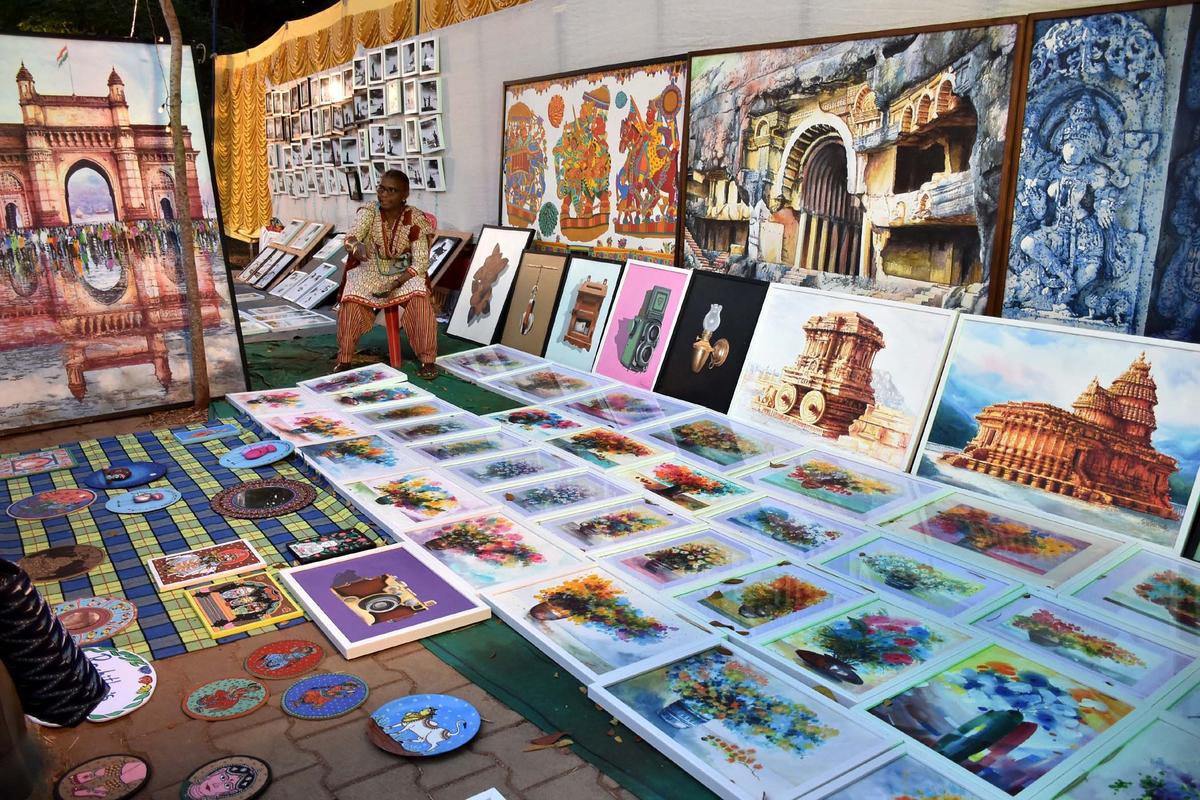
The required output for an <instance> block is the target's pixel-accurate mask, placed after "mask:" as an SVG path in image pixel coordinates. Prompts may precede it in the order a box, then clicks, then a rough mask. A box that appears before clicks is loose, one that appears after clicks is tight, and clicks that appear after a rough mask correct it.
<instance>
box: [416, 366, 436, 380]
mask: <svg viewBox="0 0 1200 800" xmlns="http://www.w3.org/2000/svg"><path fill="white" fill-rule="evenodd" d="M441 374H442V371H441V370H440V369H438V365H437V364H432V363H430V364H422V365H421V368H420V369H419V370H417V377H418V378H420V379H421V380H423V381H432V380H434V379H435V378H437V376H438V375H441Z"/></svg>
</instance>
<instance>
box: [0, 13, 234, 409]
mask: <svg viewBox="0 0 1200 800" xmlns="http://www.w3.org/2000/svg"><path fill="white" fill-rule="evenodd" d="M155 59H159V61H160V63H161V65H162V66H161V67H159V66H156V65H155V63H154V61H155ZM169 60H170V52H169V48H166V47H162V48H157V49H156V48H155V47H153V46H151V45H138V44H126V43H113V42H94V41H81V40H75V39H72V40H69V41H67V40H58V39H41V38H29V37H9V36H0V76H4V75H7V76H8V78H7V80H0V223H2V224H0V412H2V413H0V430H7V429H11V428H21V427H25V426H31V425H41V424H48V423H56V422H58V423H61V422H65V421H68V420H72V419H81V418H87V417H95V416H98V415H104V414H115V413H122V412H133V411H138V410H146V409H151V408H155V407H159V406H163V405H167V404H171V403H178V402H187V401H190V400H191V398H192V388H191V364H190V360H189V356H188V353H189V344H188V342H187V339H186V331H187V326H188V314H189V311H188V303H187V294H186V292H187V290H186V287H185V284H184V276H183V267H182V259H181V254H180V251H179V245H178V241H179V240H178V227H177V223H176V222H175V219H176V216H177V209H176V208H175V193H174V192H175V181H176V180H186V181H187V182H188V187H189V189H190V191H191V195H190V197H191V207H190V209H189V211H190V213H191V216H192V218H193V219H194V220H195V221H196V266H197V272H198V277H199V290H200V305H201V309H202V314H203V318H204V336H205V345H206V350H207V354H208V368H209V375H210V380H211V385H212V393H213V395H214V396H220V395H222V394H225V393H226V392H233V391H241V390H243V389H245V372H244V367H243V363H242V356H241V349H240V346H239V343H238V337H237V329H236V327H235V325H234V314H233V306H232V304H231V302H230V298H229V282H228V278H227V275H226V270H225V262H224V259H223V257H222V253H221V242H220V234H219V230H218V227H217V221H216V201H215V198H214V195H213V189H212V179H211V173H210V171H209V167H208V156H207V148H206V146H205V143H204V129H203V127H202V124H201V119H200V107H199V103H198V100H197V96H196V81H195V75H194V74H193V72H192V68H191V62H190V61H187V62H185V64H184V73H183V113H184V117H183V119H184V125H185V128H186V129H185V131H184V141H185V147H186V149H187V174H186V175H182V176H177V175H176V174H175V170H174V150H173V147H172V144H171V136H170V132H169V130H168V128H167V121H168V119H167V115H166V113H165V111H160V110H159V109H160V106H161V105H162V103H163V100H164V98H166V96H167V87H166V84H165V80H166V75H167V68H168V65H169Z"/></svg>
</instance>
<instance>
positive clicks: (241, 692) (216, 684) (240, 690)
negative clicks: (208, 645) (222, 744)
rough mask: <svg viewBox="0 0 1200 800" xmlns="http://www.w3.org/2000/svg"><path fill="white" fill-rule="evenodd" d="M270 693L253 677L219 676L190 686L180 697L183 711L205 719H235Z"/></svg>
mask: <svg viewBox="0 0 1200 800" xmlns="http://www.w3.org/2000/svg"><path fill="white" fill-rule="evenodd" d="M270 696H271V692H270V691H268V690H267V687H266V686H263V685H262V684H261V683H259V682H258V681H256V680H254V679H253V678H221V679H219V680H215V681H209V682H208V683H206V684H204V685H203V686H197V687H196V688H195V689H192V691H190V692H189V693H188V695H187V697H185V698H183V713H185V714H187V715H188V716H189V717H191V718H192V719H203V720H208V721H209V722H216V721H219V720H223V719H235V718H236V717H244V716H246V715H247V714H250V713H252V712H254V711H257V710H258V709H259V708H261V707H262V706H263V705H264V704H265V703H266V702H267V698H268V697H270Z"/></svg>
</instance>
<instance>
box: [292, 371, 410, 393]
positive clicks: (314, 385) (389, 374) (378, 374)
mask: <svg viewBox="0 0 1200 800" xmlns="http://www.w3.org/2000/svg"><path fill="white" fill-rule="evenodd" d="M399 375H400V373H398V372H396V371H395V370H393V369H390V368H384V367H359V368H358V369H352V370H350V371H349V372H339V373H338V374H336V375H328V376H326V377H324V378H313V379H312V380H310V381H302V382H301V383H300V385H301V386H304V387H306V388H308V390H309V391H312V392H316V393H317V394H331V393H332V392H340V391H342V390H344V389H353V388H354V387H356V386H363V385H365V384H368V383H374V382H375V381H383V380H387V379H388V378H395V377H397V376H399Z"/></svg>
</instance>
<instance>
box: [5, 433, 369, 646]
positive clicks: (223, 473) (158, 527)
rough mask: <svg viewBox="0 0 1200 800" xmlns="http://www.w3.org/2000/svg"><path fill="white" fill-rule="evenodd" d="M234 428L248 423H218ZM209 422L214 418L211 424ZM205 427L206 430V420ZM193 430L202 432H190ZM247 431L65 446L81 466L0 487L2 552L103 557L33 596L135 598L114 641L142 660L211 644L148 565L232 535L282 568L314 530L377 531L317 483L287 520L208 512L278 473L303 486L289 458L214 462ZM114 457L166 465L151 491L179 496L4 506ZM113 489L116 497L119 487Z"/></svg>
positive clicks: (249, 437)
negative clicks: (226, 494)
mask: <svg viewBox="0 0 1200 800" xmlns="http://www.w3.org/2000/svg"><path fill="white" fill-rule="evenodd" d="M221 421H222V422H234V423H241V424H242V425H243V427H247V428H249V427H250V426H252V423H251V422H250V421H249V420H248V419H246V418H242V419H225V420H221ZM212 422H215V421H212ZM212 422H210V423H206V424H212ZM194 427H200V426H194ZM257 440H258V437H257V436H256V435H255V434H254V433H253V432H251V430H249V429H247V430H246V432H245V433H243V434H242V435H241V436H240V437H239V438H234V437H230V438H228V439H220V440H214V441H209V442H202V443H199V444H188V445H184V444H180V443H179V442H178V441H176V439H175V437H174V436H173V435H172V433H171V432H170V431H168V430H156V431H144V432H141V433H132V434H126V435H123V436H114V437H109V438H106V439H92V440H88V441H82V442H76V443H74V444H70V445H63V447H64V449H66V450H67V451H68V452H70V453H71V455H72V456H74V458H75V461H76V462H77V463H78V464H79V466H77V467H75V468H74V469H71V470H59V471H57V472H49V473H44V474H41V475H31V476H29V477H26V478H14V479H11V480H8V481H0V556H2V557H4V558H7V559H10V560H14V561H15V560H17V559H19V558H21V557H22V556H23V555H24V554H26V553H33V552H36V551H38V550H44V549H45V548H47V547H56V546H60V545H69V544H88V545H92V546H94V547H99V548H101V549H102V550H104V551H105V553H106V554H107V556H108V558H107V560H106V561H105V562H104V563H103V564H101V565H100V566H99V567H97V568H96V569H94V570H92V571H91V572H90V573H88V574H87V575H84V576H82V577H78V578H71V579H68V580H65V581H61V582H57V583H40V584H38V590H39V591H41V592H42V594H43V595H44V596H45V597H46V599H47V600H48V601H49V602H50V603H56V602H59V601H61V600H71V599H74V598H76V597H88V596H99V597H104V596H115V597H125V598H128V599H129V600H132V601H133V602H134V603H136V604H137V607H138V619H137V622H136V623H135V624H134V625H133V626H132V627H130V628H129V629H128V630H126V631H125V632H124V633H122V634H119V635H118V636H116V637H114V638H113V640H112V642H111V644H113V645H114V646H116V647H120V648H123V649H126V650H132V651H134V652H136V653H139V654H141V655H143V656H146V657H148V658H166V657H168V656H173V655H177V654H179V653H184V652H188V651H191V650H200V649H202V648H205V647H212V646H214V645H216V644H217V643H218V642H217V641H216V640H213V639H211V638H210V637H209V635H208V633H207V632H206V631H205V630H204V626H203V625H201V623H200V620H199V619H197V618H196V616H195V612H194V611H193V610H192V608H191V606H190V605H189V604H188V602H187V599H186V598H185V597H184V593H183V592H182V591H178V590H177V591H172V592H159V591H158V589H157V587H156V586H155V584H154V581H153V580H151V578H150V575H149V573H148V572H147V570H146V563H145V562H146V559H147V558H150V557H152V556H157V555H162V554H164V553H176V552H180V551H183V550H190V549H192V548H195V547H202V546H204V545H208V544H215V543H218V542H228V541H232V540H234V539H247V540H249V541H250V542H251V543H252V544H253V545H254V547H255V548H256V549H257V550H258V551H259V552H260V553H262V555H263V557H264V558H265V559H267V560H268V561H269V562H271V563H274V564H280V565H284V564H287V563H289V562H288V559H287V558H286V557H285V554H286V553H287V550H286V549H285V545H286V543H288V542H290V541H293V540H294V539H297V538H300V537H304V536H309V535H312V534H314V533H331V532H333V531H336V530H339V529H343V528H358V529H359V530H362V531H365V532H368V533H369V535H371V536H372V538H374V539H375V540H377V541H380V542H382V541H384V538H383V537H382V536H381V535H380V534H379V532H378V531H377V530H376V529H375V528H373V527H372V526H371V525H370V524H369V523H367V522H365V521H363V520H362V519H361V518H360V517H358V516H357V515H356V514H355V512H354V511H353V510H352V509H351V508H349V507H347V506H346V505H344V504H343V503H342V502H341V501H340V500H339V499H338V498H337V497H336V496H335V495H332V494H330V493H329V492H327V491H325V490H324V489H322V488H321V487H320V486H318V487H317V500H316V502H315V503H313V504H312V505H310V506H308V507H307V508H304V509H301V510H300V511H298V512H296V513H293V514H287V515H286V516H282V517H276V518H273V519H264V520H242V519H228V518H226V517H223V516H221V515H220V514H218V513H217V512H215V511H213V510H212V509H211V508H210V507H209V499H210V498H212V497H213V496H214V495H216V494H217V493H218V492H220V491H221V490H222V489H225V488H228V487H230V486H233V485H235V484H238V483H241V482H242V481H248V480H255V479H257V478H266V477H280V478H291V479H293V480H299V481H308V480H309V478H308V477H306V475H304V474H302V473H301V472H300V470H299V469H298V468H297V467H295V466H293V465H292V462H291V461H289V460H284V461H280V462H276V463H275V464H272V465H270V466H268V467H263V468H261V469H259V470H248V469H239V470H232V469H227V468H226V467H223V466H221V465H220V464H218V463H217V459H218V458H220V457H221V456H222V455H224V454H225V453H226V452H228V451H229V450H230V449H232V448H235V447H238V446H240V445H242V444H243V443H247V442H253V441H257ZM113 461H154V462H156V463H159V464H165V465H166V466H167V474H166V476H165V477H163V478H162V479H160V480H158V481H155V482H154V483H152V484H150V486H152V487H154V486H171V487H174V488H175V489H176V490H178V491H179V492H180V493H181V494H182V495H183V499H182V500H181V501H180V502H178V503H175V504H174V505H172V506H170V507H168V508H165V509H163V510H161V511H154V512H151V513H149V514H113V513H111V512H109V511H108V510H106V509H105V508H104V502H105V500H106V499H107V497H108V496H110V493H107V492H103V491H101V492H98V494H99V497H97V499H96V502H95V503H93V504H92V506H91V507H90V508H88V509H87V510H85V511H81V512H78V513H75V514H70V515H68V516H65V517H58V518H56V519H49V520H44V521H27V520H14V519H12V518H10V517H9V516H8V515H7V514H5V513H4V511H3V509H6V508H8V506H9V504H10V503H12V502H14V501H16V500H20V499H21V498H23V497H28V496H29V495H32V494H35V493H37V492H41V491H45V490H47V489H55V488H73V487H76V486H81V485H82V484H81V483H77V481H80V480H81V479H82V478H83V477H84V476H86V475H88V474H90V473H91V472H93V471H95V470H97V469H100V468H102V467H106V466H108V465H109V464H110V463H111V462H113ZM116 493H120V492H119V491H118V492H116ZM302 621H303V620H295V621H293V622H291V623H284V624H283V625H280V626H270V627H265V628H260V629H258V630H255V631H252V632H251V633H250V634H237V635H235V636H229V637H225V638H222V639H221V640H220V642H226V641H233V640H235V639H238V638H241V637H244V636H247V635H253V634H255V633H264V632H266V631H270V630H275V629H276V627H287V626H288V625H290V624H298V623H299V622H302Z"/></svg>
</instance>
